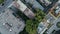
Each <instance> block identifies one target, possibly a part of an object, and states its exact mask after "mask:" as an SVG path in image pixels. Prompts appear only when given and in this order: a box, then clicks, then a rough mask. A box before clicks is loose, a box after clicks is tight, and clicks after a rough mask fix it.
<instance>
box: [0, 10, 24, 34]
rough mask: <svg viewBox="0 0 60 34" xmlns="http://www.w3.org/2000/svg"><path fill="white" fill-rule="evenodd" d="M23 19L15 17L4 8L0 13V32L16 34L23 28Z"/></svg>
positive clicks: (2, 33)
mask: <svg viewBox="0 0 60 34" xmlns="http://www.w3.org/2000/svg"><path fill="white" fill-rule="evenodd" d="M24 26H25V24H24V20H22V19H21V18H16V17H15V16H14V15H13V12H12V11H11V10H9V9H6V10H5V12H4V13H1V14H0V33H1V34H18V33H19V32H21V31H22V30H23V29H24Z"/></svg>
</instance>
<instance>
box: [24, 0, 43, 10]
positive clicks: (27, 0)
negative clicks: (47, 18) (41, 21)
mask: <svg viewBox="0 0 60 34" xmlns="http://www.w3.org/2000/svg"><path fill="white" fill-rule="evenodd" d="M25 1H26V3H30V4H31V5H32V8H38V9H41V10H44V7H43V6H41V5H40V4H39V3H38V2H37V1H36V0H25Z"/></svg>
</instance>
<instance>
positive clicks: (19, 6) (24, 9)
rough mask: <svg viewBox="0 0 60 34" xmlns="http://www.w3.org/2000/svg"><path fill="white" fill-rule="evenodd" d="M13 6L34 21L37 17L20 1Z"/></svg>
mask: <svg viewBox="0 0 60 34" xmlns="http://www.w3.org/2000/svg"><path fill="white" fill-rule="evenodd" d="M13 6H14V7H16V8H17V9H19V10H20V11H22V13H24V14H25V15H26V16H27V17H28V18H30V19H33V18H34V17H35V15H34V13H33V12H32V11H31V10H30V9H29V8H28V7H27V6H26V5H25V4H23V3H22V2H21V1H20V0H17V1H15V2H14V3H13Z"/></svg>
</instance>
